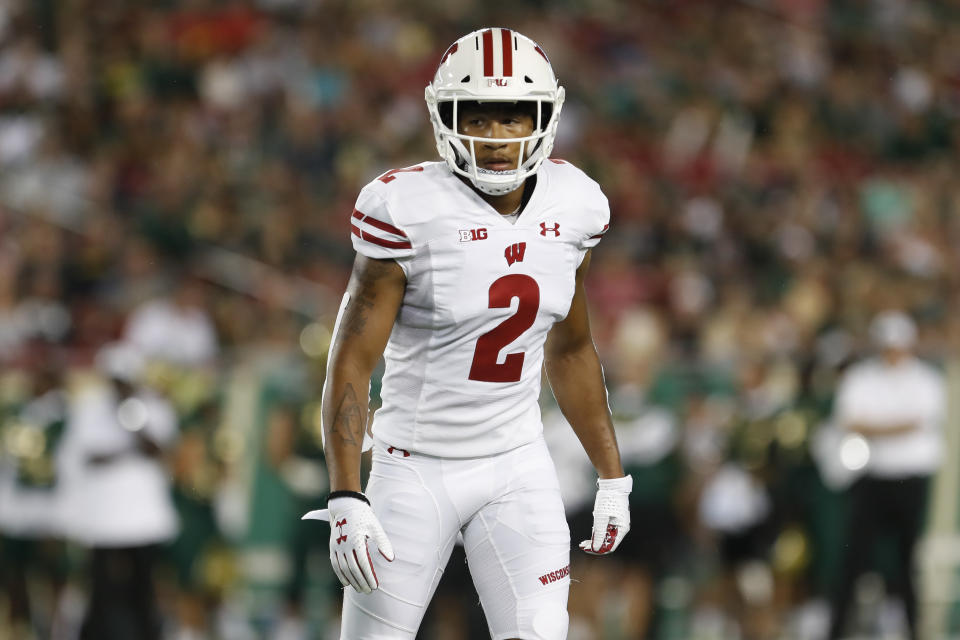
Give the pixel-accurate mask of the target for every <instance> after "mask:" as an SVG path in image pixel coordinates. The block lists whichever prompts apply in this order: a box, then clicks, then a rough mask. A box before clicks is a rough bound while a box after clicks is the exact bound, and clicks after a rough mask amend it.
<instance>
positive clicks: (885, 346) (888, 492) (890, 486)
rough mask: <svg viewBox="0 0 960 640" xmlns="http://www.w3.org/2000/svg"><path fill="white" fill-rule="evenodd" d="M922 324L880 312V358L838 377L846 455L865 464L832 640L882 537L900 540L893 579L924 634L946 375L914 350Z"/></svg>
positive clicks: (851, 463) (913, 626)
mask: <svg viewBox="0 0 960 640" xmlns="http://www.w3.org/2000/svg"><path fill="white" fill-rule="evenodd" d="M916 334H917V329H916V326H915V325H914V323H913V321H912V320H911V319H910V318H909V316H907V315H906V314H904V313H902V312H897V311H887V312H884V313H881V314H880V315H878V316H877V317H876V318H874V320H873V322H872V323H871V325H870V336H871V338H872V339H873V342H874V344H875V346H876V347H877V349H878V351H879V352H880V353H879V356H878V357H876V358H874V359H870V360H867V361H865V362H862V363H859V364H856V365H854V366H853V367H852V368H851V369H850V370H849V371H847V372H846V373H845V374H844V376H843V378H841V380H840V382H839V389H838V391H837V400H836V407H835V415H834V420H835V422H836V424H837V426H838V427H839V428H840V429H841V431H842V432H843V433H845V434H848V437H847V438H845V439H844V440H843V441H841V444H840V455H841V458H845V459H842V460H841V461H842V462H843V463H844V464H845V466H847V467H848V468H852V469H855V470H857V469H862V471H863V476H862V477H861V478H859V479H858V480H856V481H855V482H854V484H853V486H852V487H851V488H850V492H851V510H850V519H849V522H848V524H847V527H846V544H845V547H844V548H845V550H846V553H845V554H844V560H843V565H844V568H843V573H842V577H841V581H840V583H839V584H838V585H837V590H836V594H835V597H834V600H833V622H832V625H831V629H830V638H831V640H833V639H835V638H840V637H841V636H842V634H843V632H844V629H845V628H846V624H847V622H848V614H849V612H850V609H851V606H852V603H853V602H854V600H853V596H854V586H855V582H856V579H857V578H858V577H859V576H860V575H861V574H862V573H864V572H865V571H866V570H867V569H868V568H869V567H870V566H871V565H872V562H871V560H872V554H873V553H874V551H875V548H874V547H875V543H876V542H877V541H878V540H879V539H880V538H881V536H883V535H884V534H892V535H893V537H894V539H895V544H896V548H895V554H896V562H895V573H894V575H893V576H891V580H890V581H889V582H888V588H889V590H890V592H891V593H893V594H895V595H896V596H898V597H899V598H900V599H901V600H902V602H903V606H904V609H905V612H906V622H907V626H908V632H909V635H910V637H911V638H913V639H916V638H918V637H919V636H918V630H917V594H916V587H915V585H914V575H913V573H914V572H913V557H914V546H915V544H916V542H917V538H918V536H919V534H920V529H921V527H922V525H923V518H924V514H925V513H926V496H927V488H928V484H929V479H930V476H931V475H933V473H934V472H936V470H937V468H938V467H939V466H940V462H941V458H942V449H943V441H942V440H943V436H942V428H943V420H944V415H945V409H946V405H945V403H946V389H945V386H944V380H943V377H942V376H941V374H940V373H939V372H938V371H937V370H936V369H934V368H932V367H931V366H929V365H928V364H925V363H923V362H922V361H920V360H918V359H917V358H916V357H914V356H913V354H912V349H913V347H914V344H915V342H916Z"/></svg>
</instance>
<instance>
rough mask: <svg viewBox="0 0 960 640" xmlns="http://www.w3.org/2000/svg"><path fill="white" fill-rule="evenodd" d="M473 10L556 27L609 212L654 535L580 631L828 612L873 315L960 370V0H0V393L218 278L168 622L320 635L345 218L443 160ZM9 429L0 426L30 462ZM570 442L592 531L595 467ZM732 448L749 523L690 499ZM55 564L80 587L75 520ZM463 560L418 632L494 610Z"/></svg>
mask: <svg viewBox="0 0 960 640" xmlns="http://www.w3.org/2000/svg"><path fill="white" fill-rule="evenodd" d="M481 25H496V26H508V27H511V28H514V29H516V30H518V31H520V32H522V33H524V34H526V35H528V36H530V37H532V38H533V39H535V40H537V41H538V42H540V43H541V44H542V45H543V47H544V49H545V50H546V51H547V52H548V53H549V54H550V56H551V60H552V62H553V65H554V68H555V70H556V72H557V75H558V77H559V79H560V81H561V83H562V84H563V85H565V86H566V89H567V96H568V98H567V103H566V105H565V107H564V111H563V117H562V120H561V127H560V135H559V138H558V142H557V147H556V150H555V156H556V157H561V158H565V159H568V160H570V161H572V162H575V163H576V164H578V165H580V166H581V167H583V168H584V169H585V170H586V171H587V172H588V173H589V174H591V175H592V176H593V177H594V178H596V179H597V180H598V181H599V182H600V183H601V185H602V186H603V188H604V189H605V191H606V193H607V195H608V196H609V199H610V203H611V209H612V221H611V233H610V234H608V236H607V237H606V238H605V240H604V242H603V243H601V245H600V247H599V248H598V249H597V250H596V251H595V257H594V265H593V268H592V270H591V273H590V276H589V284H588V291H589V297H590V300H591V305H592V313H593V316H592V317H593V327H594V332H595V337H596V340H597V344H598V347H599V350H600V353H601V357H602V358H603V360H604V362H605V366H606V372H607V377H608V383H609V386H610V388H611V392H612V395H611V402H612V408H613V411H614V413H615V414H616V416H617V420H618V428H619V429H620V431H621V435H620V438H621V442H622V443H623V445H624V450H625V454H626V462H627V463H628V467H629V468H630V470H632V471H633V472H634V474H635V477H636V479H637V490H636V491H635V496H634V500H635V509H636V510H635V516H634V518H635V523H634V530H633V532H632V533H631V536H630V538H628V543H630V542H632V543H633V548H632V550H628V551H627V553H625V554H624V556H623V559H622V560H621V561H617V562H606V563H603V562H602V561H601V562H598V563H595V564H593V565H588V564H586V563H582V562H578V563H575V564H574V572H575V578H576V577H577V572H578V571H580V572H581V573H580V574H579V578H578V579H579V580H580V582H576V583H574V585H573V590H572V603H571V614H572V616H573V627H572V633H571V637H583V638H588V637H608V638H618V637H636V636H635V635H633V634H636V633H638V632H637V631H636V629H637V628H638V627H642V626H645V625H647V624H648V623H647V622H645V620H648V619H652V621H653V622H652V623H650V624H651V625H652V628H653V629H655V630H656V636H655V637H664V638H667V637H669V638H696V637H704V638H706V637H717V638H721V637H723V638H725V637H738V635H739V634H738V632H737V631H735V625H734V623H733V622H732V621H733V620H739V626H740V628H741V629H743V630H746V631H749V632H750V633H754V634H760V635H758V636H755V637H804V636H803V634H804V633H805V631H804V629H805V628H806V627H805V625H807V626H809V625H814V626H816V624H817V622H816V620H818V619H819V618H822V615H823V611H822V608H823V605H822V600H818V598H822V597H824V596H826V595H827V594H828V593H829V590H830V588H831V586H832V584H834V582H835V580H836V570H837V568H838V560H837V559H838V557H839V556H840V554H842V553H843V549H842V547H841V546H840V545H839V542H838V540H839V539H840V538H839V535H840V532H839V529H838V527H839V524H838V523H839V522H840V521H841V519H842V514H843V512H844V508H845V500H844V496H843V494H842V493H839V492H836V491H833V490H831V489H830V488H829V487H828V486H826V485H825V483H824V482H823V480H822V479H821V477H820V475H819V474H818V472H817V467H816V465H815V463H814V460H813V459H812V456H811V453H810V451H811V448H810V443H811V442H812V439H813V437H814V434H815V433H816V431H817V429H818V427H819V426H820V424H821V423H822V421H823V420H824V419H825V418H826V417H828V416H829V411H830V402H831V397H832V393H833V390H834V382H835V380H836V378H837V376H838V375H839V373H840V372H841V371H842V370H843V368H844V367H845V366H846V365H847V364H849V362H850V361H851V360H852V359H854V358H856V357H858V356H860V355H861V354H864V353H866V352H867V351H868V350H869V345H868V343H867V341H866V338H865V328H866V325H867V323H868V322H869V319H870V318H871V317H872V316H873V315H874V314H875V313H876V312H877V311H879V310H881V309H885V308H888V307H891V306H895V307H899V308H903V309H906V310H908V311H910V312H911V313H912V314H913V315H914V317H915V318H916V319H917V320H918V323H919V326H920V336H921V338H920V347H919V351H920V353H921V354H922V355H923V356H924V357H925V358H927V359H929V360H930V361H932V362H934V363H936V364H938V365H939V366H941V367H942V368H943V369H944V371H945V372H946V373H947V375H948V376H949V381H950V385H951V389H952V393H951V398H956V397H958V395H957V388H958V384H960V383H958V379H960V369H958V368H957V362H956V355H957V345H958V340H960V314H958V313H957V312H958V311H960V300H958V296H957V292H958V284H960V281H958V274H960V181H958V180H957V179H956V177H957V176H958V175H960V160H958V158H960V155H958V153H960V125H958V115H960V5H958V4H957V3H955V2H950V1H947V0H943V1H932V0H930V1H909V0H837V1H833V2H827V1H826V0H749V1H748V0H743V1H741V2H733V1H730V2H708V1H702V2H699V1H694V0H675V1H669V2H668V1H666V0H662V1H656V0H650V1H647V2H629V3H628V2H616V1H615V0H593V1H589V2H574V1H573V0H568V1H561V2H540V1H528V2H483V3H479V2H472V1H470V0H449V1H448V2H445V3H442V5H441V4H439V3H433V2H426V1H411V2H403V3H399V2H397V3H391V2H385V1H375V0H358V1H355V2H347V1H345V0H344V1H337V0H329V1H326V0H247V1H239V0H238V1H232V2H228V1H222V2H221V1H216V0H182V1H179V0H156V1H147V0H142V1H139V2H126V1H123V0H59V1H56V0H35V1H29V0H3V1H0V415H4V416H7V417H9V416H13V415H15V414H16V411H17V408H18V407H20V406H22V405H24V404H25V403H26V402H28V401H29V400H30V389H31V381H32V380H34V379H35V378H36V377H38V376H39V375H40V373H39V372H40V371H41V370H42V369H43V368H44V363H49V362H51V361H54V362H57V363H58V366H61V367H62V368H63V370H64V371H66V373H67V374H68V376H67V383H68V384H69V385H70V386H71V388H72V389H76V388H78V387H82V386H83V385H84V384H88V383H89V379H90V378H91V375H92V373H91V363H92V361H93V355H94V353H95V352H96V351H97V350H98V348H99V347H100V346H102V345H103V344H105V343H107V342H109V341H112V340H116V339H118V338H121V337H123V336H124V335H125V333H129V331H131V329H130V327H131V323H132V320H131V318H133V316H134V315H135V312H136V311H137V310H143V309H144V308H146V307H145V306H144V305H149V304H150V303H151V302H156V301H158V300H160V301H162V300H166V299H168V298H170V297H171V296H172V297H179V299H181V300H182V301H184V304H185V305H187V306H188V307H189V306H190V305H194V306H197V305H198V306H199V307H200V308H202V310H203V312H204V313H205V314H207V316H208V317H209V318H210V319H211V320H212V323H213V326H214V327H215V330H216V345H217V348H216V351H215V352H212V353H209V354H200V355H197V354H191V353H189V352H187V353H182V352H183V351H184V349H183V348H182V345H180V344H178V336H177V335H175V334H173V335H171V334H170V333H169V332H167V333H166V334H164V332H163V331H162V330H160V331H159V332H158V333H157V336H156V337H155V340H154V342H152V343H151V344H152V345H153V347H154V348H155V351H154V353H153V356H154V357H153V358H152V364H151V367H150V377H151V380H152V381H153V383H154V384H156V385H158V386H159V387H160V388H162V389H164V390H165V392H166V393H168V394H169V396H170V398H171V399H172V400H173V401H174V403H175V405H176V407H177V411H178V415H179V416H180V418H181V438H180V441H179V443H178V445H177V447H176V449H175V451H174V452H173V454H172V455H171V458H170V465H169V468H170V473H171V475H172V478H173V484H174V489H175V496H176V502H177V505H178V508H179V511H180V514H181V518H182V525H183V528H182V533H181V535H180V537H178V539H177V540H176V541H175V542H174V543H173V544H172V545H170V547H169V548H168V549H167V550H166V552H165V555H164V558H165V560H164V562H163V564H162V567H161V569H162V570H161V572H160V576H159V577H160V580H161V585H162V588H161V590H160V595H161V599H162V606H163V610H164V612H165V615H166V618H167V621H168V628H169V629H170V630H171V632H173V631H177V630H179V632H181V633H186V631H185V630H186V629H187V628H189V627H191V626H193V627H208V628H216V629H219V631H218V632H217V633H219V634H220V637H224V638H228V639H232V638H254V637H277V638H280V637H285V638H295V637H302V636H298V635H297V634H298V633H300V632H301V631H303V630H304V629H306V630H307V631H308V632H309V633H310V634H312V635H310V636H309V637H329V635H328V634H329V633H330V631H329V629H330V624H331V622H330V621H331V619H332V615H333V613H334V612H335V611H336V610H337V604H338V602H337V596H336V593H337V590H336V588H335V584H334V580H335V579H334V578H333V577H332V575H331V573H330V571H329V569H328V567H327V564H326V563H327V557H326V550H325V547H326V540H327V532H326V530H325V529H324V528H323V527H322V526H313V525H305V524H303V523H301V522H299V520H298V517H299V514H300V513H302V512H304V511H305V510H307V509H309V508H315V507H316V506H317V505H319V504H321V503H322V501H323V497H324V494H325V489H326V488H325V486H324V484H325V472H324V469H323V466H322V455H321V453H320V450H319V424H318V415H319V413H318V402H319V390H320V388H321V384H322V376H323V368H324V357H325V352H326V347H327V344H328V342H329V330H330V327H331V326H332V319H333V316H334V313H335V311H336V303H337V301H338V299H339V294H340V292H341V290H342V289H343V287H344V286H345V283H346V279H347V276H348V273H349V267H350V262H351V258H352V250H351V248H350V243H349V228H348V217H349V212H350V211H351V210H352V205H353V200H354V198H355V196H356V194H357V192H358V191H359V189H360V188H361V187H362V186H363V185H364V184H365V183H366V182H367V181H369V180H370V179H372V178H373V177H375V176H376V175H378V174H380V173H381V172H383V171H385V170H387V169H391V168H396V167H402V166H407V165H410V164H413V163H415V162H419V161H422V160H425V159H434V158H435V157H436V150H435V147H434V142H433V137H432V135H431V133H430V131H429V125H428V121H427V114H426V109H425V107H424V104H423V99H422V95H423V87H424V85H425V84H426V82H427V81H428V79H429V78H430V76H431V74H432V72H433V70H434V69H435V66H436V64H437V61H438V59H439V56H440V54H441V53H442V51H443V49H444V48H445V47H446V46H447V45H448V44H449V43H450V42H452V41H453V40H454V39H455V38H456V37H458V36H459V35H462V34H463V33H466V32H468V31H471V30H473V29H475V28H477V27H478V26H481ZM164 341H168V342H167V343H164ZM171 354H176V356H174V355H171ZM168 356H169V357H168ZM374 383H375V384H374V392H376V380H375V381H374ZM544 401H545V406H546V409H545V420H546V422H547V423H548V428H549V429H551V430H554V431H555V427H556V425H555V424H554V423H555V422H557V417H556V413H555V410H552V409H550V399H549V397H545V399H544ZM14 424H15V421H13V420H6V421H5V422H3V423H2V425H3V428H4V429H5V430H6V431H5V433H6V432H7V431H9V429H8V427H10V426H11V425H14ZM956 427H957V407H956V406H955V401H953V404H951V415H950V420H949V423H948V429H947V434H948V454H947V456H946V458H947V460H948V463H947V465H946V467H945V468H944V469H943V471H942V472H941V473H940V475H939V476H938V478H937V482H936V483H935V485H934V490H933V492H932V493H931V508H930V514H929V517H928V524H927V534H926V541H925V544H924V545H923V548H922V550H921V553H920V554H919V557H918V563H917V568H918V571H919V572H920V575H921V578H922V581H921V584H922V593H921V598H922V601H923V611H924V624H925V625H926V629H928V631H929V633H930V634H931V635H930V636H929V637H944V636H945V635H947V634H949V633H954V634H956V633H960V587H958V576H957V572H956V566H957V563H958V561H960V551H958V549H960V547H958V542H957V538H956V529H957V524H958V521H957V507H958V506H960V497H958V488H960V481H958V468H957V466H958V461H960V455H958V453H960V452H958V444H957V432H956ZM7 435H8V434H7ZM7 435H5V436H4V438H3V439H0V442H4V443H6V444H5V450H4V455H5V456H8V457H9V456H13V455H19V456H22V455H25V454H24V452H23V451H19V450H18V451H13V450H11V445H10V443H11V442H13V441H14V440H15V439H11V438H9V437H7ZM556 439H557V444H556V447H557V451H558V454H557V455H558V458H560V461H561V465H560V466H561V473H562V474H563V475H564V476H565V481H564V482H565V485H566V488H567V490H568V492H569V495H568V498H569V502H570V509H571V519H572V520H573V521H575V522H576V523H578V524H579V525H580V529H579V530H577V529H575V530H574V537H576V536H578V535H581V534H583V533H584V531H585V530H584V528H583V527H584V526H585V525H584V524H583V521H582V508H583V505H584V504H585V501H586V500H588V499H589V496H587V497H585V494H588V493H589V485H590V482H591V478H590V475H589V470H588V469H583V467H582V466H581V465H582V460H578V459H577V457H576V455H575V454H574V453H570V452H569V451H568V449H566V448H565V445H566V443H565V442H564V439H563V438H562V437H557V438H556ZM27 453H30V452H27ZM30 455H35V456H36V457H39V458H42V457H43V456H44V455H49V452H46V453H45V452H43V451H40V452H33V453H30ZM727 464H736V465H737V468H739V469H741V470H744V471H745V472H746V473H747V474H748V476H749V477H750V478H753V479H755V485H754V486H759V487H761V489H762V491H763V492H764V493H765V494H766V495H768V496H769V498H770V505H771V506H772V508H771V509H770V510H769V513H765V515H764V516H763V517H762V518H759V519H758V521H757V522H754V523H751V531H752V532H753V533H752V534H751V535H750V536H746V537H745V538H744V541H742V542H743V545H745V546H744V547H743V548H741V549H740V550H739V551H738V552H737V553H733V554H731V553H727V552H724V549H725V548H726V547H725V546H724V545H723V544H722V539H723V537H724V535H723V531H721V529H722V526H721V525H718V524H717V523H711V522H708V521H705V519H704V515H703V512H704V511H705V510H704V508H702V500H703V494H704V487H706V486H707V485H708V484H709V483H710V481H711V479H712V478H714V476H715V475H716V474H717V473H718V471H719V470H721V469H723V468H726V467H725V465H727ZM584 487H586V489H584ZM2 508H3V505H0V509H2ZM578 517H581V519H580V520H577V518H578ZM747 520H749V517H748V518H747ZM753 525H756V526H753ZM718 527H720V529H718ZM2 553H3V555H4V558H5V559H4V560H3V563H2V564H7V563H8V560H9V558H10V557H12V556H11V555H8V554H14V553H16V547H15V545H14V544H13V543H11V542H10V541H9V540H5V541H4V546H3V547H2ZM62 560H63V561H64V562H65V566H66V569H64V571H66V575H68V576H69V579H70V583H71V585H72V586H71V588H70V589H69V590H68V593H67V596H68V598H67V600H68V604H67V605H64V606H65V607H66V609H67V610H69V609H70V603H72V606H73V608H74V609H75V610H76V609H77V608H78V607H80V606H82V601H83V598H84V593H85V587H84V580H85V578H86V573H85V554H84V550H83V549H82V547H79V546H77V545H70V546H69V547H68V548H67V551H66V553H65V555H64V557H63V558H62ZM741 560H749V561H750V562H748V563H747V564H746V565H745V566H746V567H747V570H743V569H744V565H742V564H740V565H735V563H736V562H739V561H741ZM738 567H739V568H738ZM35 568H36V569H37V573H38V576H40V577H38V578H37V579H36V580H37V585H38V586H36V587H35V591H36V592H37V594H38V595H37V597H38V601H40V602H41V603H42V602H44V601H45V596H44V593H45V591H44V590H43V589H42V588H41V586H39V584H40V581H41V579H42V573H43V572H42V571H41V570H40V567H39V566H38V567H35ZM877 570H878V572H879V575H883V571H884V557H883V553H882V552H881V553H880V554H879V556H878V559H877ZM461 573H462V572H461V571H451V575H450V582H449V583H445V586H444V587H442V588H441V589H442V591H441V594H440V597H439V598H438V602H437V604H436V605H435V606H434V607H433V610H432V611H431V614H430V617H429V620H428V624H427V625H426V627H425V631H424V633H425V637H442V638H455V637H474V636H476V633H475V632H474V634H473V635H469V634H468V632H467V631H458V629H459V630H462V629H466V628H470V627H474V628H476V626H477V624H478V623H477V621H476V602H475V600H476V598H475V595H473V594H472V593H471V591H470V587H469V585H466V584H464V583H463V580H464V577H463V576H462V575H459V574H461ZM605 585H606V586H605ZM875 587H876V585H875V584H874V583H870V584H868V585H867V586H866V587H863V588H862V589H861V600H862V603H863V605H864V607H866V608H867V610H869V611H873V612H877V611H880V610H881V609H882V608H883V606H884V604H883V599H882V597H881V596H880V595H878V593H877V589H876V588H875ZM738 589H739V592H740V593H745V594H753V596H751V597H750V598H747V600H746V601H743V599H742V598H740V599H738V598H735V597H731V593H734V592H737V590H738ZM643 602H649V603H652V605H651V607H650V609H651V610H649V611H648V610H647V607H645V606H642V605H640V604H638V603H643ZM871 607H872V609H871ZM41 608H42V607H41ZM74 614H75V612H74ZM874 617H876V616H874ZM880 617H881V618H882V616H880ZM480 629H481V633H480V635H479V636H476V637H483V635H482V627H480ZM591 629H601V630H602V632H601V633H599V634H597V633H596V632H594V631H591ZM298 630H299V631H298ZM4 633H8V634H9V633H11V632H10V631H9V630H8V631H6V632H4V631H0V637H2V636H3V634H4ZM282 634H291V635H287V636H283V635H282ZM429 634H433V636H430V635H429ZM575 634H580V635H579V636H576V635H575ZM592 634H593V635H592ZM788 634H789V635H788ZM10 637H12V636H10ZM180 637H183V638H186V637H191V636H189V635H182V636H180ZM193 637H205V636H202V635H201V636H193ZM211 637H217V636H216V635H212V636H211Z"/></svg>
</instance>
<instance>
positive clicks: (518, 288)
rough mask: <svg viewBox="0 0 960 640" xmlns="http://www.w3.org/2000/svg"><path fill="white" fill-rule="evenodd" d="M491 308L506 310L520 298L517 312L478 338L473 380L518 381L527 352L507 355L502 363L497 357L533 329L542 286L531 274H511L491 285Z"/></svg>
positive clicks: (471, 373)
mask: <svg viewBox="0 0 960 640" xmlns="http://www.w3.org/2000/svg"><path fill="white" fill-rule="evenodd" d="M489 295H490V302H489V308H490V309H504V308H507V307H509V306H510V303H511V302H512V301H513V299H514V298H518V299H519V301H520V302H519V304H518V305H517V312H516V313H514V314H513V315H512V316H510V317H509V318H507V319H506V320H504V321H503V322H501V323H500V324H498V325H497V326H495V327H494V328H493V329H491V330H490V331H488V332H486V333H485V334H483V335H482V336H480V337H479V338H478V339H477V346H476V348H475V349H474V351H473V363H472V364H471V365H470V375H469V376H468V377H469V379H470V380H477V381H480V382H517V381H519V380H520V373H521V371H522V370H523V358H524V353H523V352H522V351H520V352H517V353H510V354H507V357H506V358H504V360H503V362H502V363H498V362H497V356H499V355H500V351H501V350H503V348H504V347H506V346H507V345H508V344H510V343H511V342H513V341H514V340H516V339H517V338H519V337H520V334H522V333H523V332H524V331H526V330H527V329H529V328H530V327H532V326H533V323H534V321H535V320H536V319H537V311H538V310H539V308H540V287H539V286H537V281H536V280H534V279H533V278H531V277H530V276H528V275H524V274H520V273H511V274H510V275H506V276H503V277H502V278H498V279H496V280H494V282H493V284H491V285H490V292H489Z"/></svg>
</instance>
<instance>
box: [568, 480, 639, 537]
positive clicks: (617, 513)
mask: <svg viewBox="0 0 960 640" xmlns="http://www.w3.org/2000/svg"><path fill="white" fill-rule="evenodd" d="M632 489H633V477H632V476H624V477H622V478H612V479H609V480H604V479H602V478H600V479H598V480H597V499H596V501H595V502H594V503H593V534H592V537H591V539H590V540H584V541H583V542H581V543H580V548H581V549H583V550H584V551H585V552H587V553H589V554H590V555H594V556H605V555H607V554H610V553H613V552H614V551H616V549H617V547H619V546H620V543H621V542H622V541H623V537H624V536H626V535H627V532H628V531H630V491H631V490H632Z"/></svg>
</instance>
